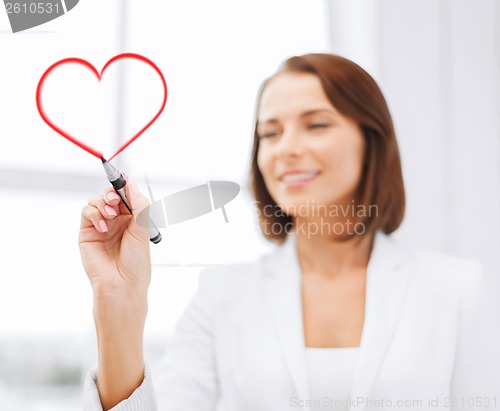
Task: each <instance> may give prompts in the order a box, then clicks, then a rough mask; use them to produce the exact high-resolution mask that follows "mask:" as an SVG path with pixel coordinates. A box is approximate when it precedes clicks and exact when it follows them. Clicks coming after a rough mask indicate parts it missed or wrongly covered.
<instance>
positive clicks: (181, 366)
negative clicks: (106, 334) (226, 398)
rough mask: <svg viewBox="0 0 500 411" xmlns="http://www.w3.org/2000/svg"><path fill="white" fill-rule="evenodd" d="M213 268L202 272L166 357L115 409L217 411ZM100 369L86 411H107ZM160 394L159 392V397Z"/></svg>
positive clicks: (92, 377) (89, 385) (88, 388)
mask: <svg viewBox="0 0 500 411" xmlns="http://www.w3.org/2000/svg"><path fill="white" fill-rule="evenodd" d="M209 272H211V270H204V271H202V272H201V273H200V276H199V281H198V292H197V293H196V295H195V296H194V297H193V298H192V299H191V301H190V303H189V304H188V306H187V308H186V310H185V311H184V313H183V315H182V316H181V318H180V320H179V321H178V322H177V325H176V327H175V331H174V334H173V336H172V337H171V338H170V341H169V344H168V347H167V351H166V354H165V356H164V358H163V359H162V360H161V362H160V363H159V364H158V365H157V366H155V367H154V370H153V375H154V378H155V381H154V387H156V390H155V389H154V387H153V380H152V376H151V370H150V368H149V366H148V365H146V368H145V372H144V380H143V382H142V384H141V385H140V386H139V387H138V388H137V389H136V390H135V391H134V392H133V393H132V395H131V396H130V397H129V398H128V399H126V400H123V401H122V402H120V403H119V404H117V405H116V406H115V407H113V408H112V409H111V410H110V411H158V410H159V411H174V410H175V411H184V410H186V411H187V410H189V411H192V410H196V411H214V410H215V409H216V406H217V401H218V397H219V385H218V378H217V372H216V367H215V355H214V345H213V340H214V329H215V324H214V310H215V301H214V300H215V296H214V290H215V289H216V287H214V281H213V277H212V276H210V275H209ZM96 380H97V369H93V370H92V371H90V372H89V374H88V375H87V378H86V381H85V388H84V411H103V410H102V406H101V401H100V398H99V393H98V391H97V383H96ZM155 392H156V394H157V395H156V394H155Z"/></svg>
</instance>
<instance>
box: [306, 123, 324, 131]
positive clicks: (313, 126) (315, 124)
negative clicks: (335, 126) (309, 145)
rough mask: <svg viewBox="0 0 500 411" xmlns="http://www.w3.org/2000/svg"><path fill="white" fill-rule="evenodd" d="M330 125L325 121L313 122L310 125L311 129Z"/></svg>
mask: <svg viewBox="0 0 500 411" xmlns="http://www.w3.org/2000/svg"><path fill="white" fill-rule="evenodd" d="M327 127H328V124H324V123H314V124H311V125H310V126H309V128H310V129H313V130H314V129H320V128H327Z"/></svg>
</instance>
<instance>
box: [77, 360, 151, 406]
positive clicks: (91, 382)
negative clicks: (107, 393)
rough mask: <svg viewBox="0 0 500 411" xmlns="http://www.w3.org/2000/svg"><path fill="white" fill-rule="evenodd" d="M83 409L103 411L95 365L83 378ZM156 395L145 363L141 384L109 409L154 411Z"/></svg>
mask: <svg viewBox="0 0 500 411" xmlns="http://www.w3.org/2000/svg"><path fill="white" fill-rule="evenodd" d="M83 398H84V406H83V409H84V411H103V410H102V405H101V399H100V398H99V392H98V391H97V367H96V368H94V369H92V370H91V371H90V372H89V373H88V374H87V378H86V379H85V386H84V396H83ZM157 409H158V407H157V405H156V395H155V392H154V388H153V383H152V380H151V371H150V370H149V367H148V365H147V364H146V366H145V370H144V380H143V381H142V384H141V385H140V386H139V387H137V389H136V390H135V391H134V392H133V393H132V395H131V396H130V397H129V398H127V399H126V400H124V401H122V402H120V403H119V404H117V405H116V406H114V407H113V408H111V410H110V411H156V410H157Z"/></svg>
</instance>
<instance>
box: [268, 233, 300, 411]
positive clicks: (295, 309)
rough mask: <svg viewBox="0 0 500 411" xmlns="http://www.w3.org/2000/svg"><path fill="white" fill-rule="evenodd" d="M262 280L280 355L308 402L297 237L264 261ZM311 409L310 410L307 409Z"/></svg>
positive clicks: (295, 384) (298, 393) (298, 392)
mask: <svg viewBox="0 0 500 411" xmlns="http://www.w3.org/2000/svg"><path fill="white" fill-rule="evenodd" d="M264 265H265V273H264V279H263V287H264V293H265V296H266V300H267V303H268V305H269V310H270V313H271V318H272V321H273V324H274V329H275V331H276V337H277V339H278V342H279V345H280V348H281V352H282V353H283V357H284V360H285V363H286V365H287V368H288V370H289V372H290V375H291V377H292V380H293V383H294V386H295V389H296V392H297V396H298V398H299V399H300V400H307V399H309V384H308V380H309V378H308V373H307V365H306V358H305V352H304V347H305V342H304V329H303V319H302V296H301V271H300V266H299V262H298V258H297V252H296V242H295V238H294V236H293V235H292V236H289V237H288V239H287V241H286V243H285V244H283V245H282V246H280V248H279V249H278V250H277V251H276V252H275V253H274V254H272V255H270V256H267V258H266V259H265V260H264ZM305 409H306V410H309V408H308V407H306V408H305Z"/></svg>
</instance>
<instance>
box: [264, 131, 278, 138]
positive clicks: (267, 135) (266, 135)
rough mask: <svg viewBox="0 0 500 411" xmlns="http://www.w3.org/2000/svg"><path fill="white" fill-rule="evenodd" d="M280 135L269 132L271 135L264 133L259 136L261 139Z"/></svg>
mask: <svg viewBox="0 0 500 411" xmlns="http://www.w3.org/2000/svg"><path fill="white" fill-rule="evenodd" d="M277 135H278V133H277V132H276V131H273V132H269V133H262V134H259V138H261V139H262V138H272V137H276V136H277Z"/></svg>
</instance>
